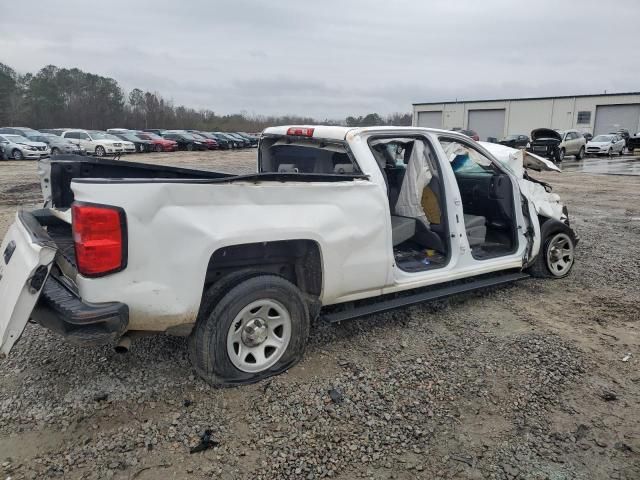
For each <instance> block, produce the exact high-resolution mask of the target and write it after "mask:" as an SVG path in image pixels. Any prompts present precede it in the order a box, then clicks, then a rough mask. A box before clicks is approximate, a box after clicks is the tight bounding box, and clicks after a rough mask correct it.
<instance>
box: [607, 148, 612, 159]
mask: <svg viewBox="0 0 640 480" xmlns="http://www.w3.org/2000/svg"><path fill="white" fill-rule="evenodd" d="M612 155H613V149H612V148H611V147H609V151H608V152H607V156H609V157H611V156H612Z"/></svg>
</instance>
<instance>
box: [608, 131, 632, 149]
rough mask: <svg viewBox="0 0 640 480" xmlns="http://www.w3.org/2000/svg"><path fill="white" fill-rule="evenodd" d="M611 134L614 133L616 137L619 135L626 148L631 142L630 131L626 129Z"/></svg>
mask: <svg viewBox="0 0 640 480" xmlns="http://www.w3.org/2000/svg"><path fill="white" fill-rule="evenodd" d="M609 133H612V134H614V135H618V136H619V137H621V138H622V139H623V140H624V142H625V146H627V142H628V141H629V138H630V137H631V134H630V133H629V130H627V129H626V128H619V129H618V130H616V131H615V132H609Z"/></svg>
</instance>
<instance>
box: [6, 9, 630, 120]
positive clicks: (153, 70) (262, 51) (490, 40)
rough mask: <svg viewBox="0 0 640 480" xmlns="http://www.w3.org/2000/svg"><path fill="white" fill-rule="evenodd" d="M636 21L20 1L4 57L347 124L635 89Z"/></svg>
mask: <svg viewBox="0 0 640 480" xmlns="http://www.w3.org/2000/svg"><path fill="white" fill-rule="evenodd" d="M7 7H9V6H8V5H7ZM639 25H640V0H610V1H608V2H604V1H600V0H535V1H516V0H482V1H480V0H461V1H458V0H445V1H424V0H393V1H391V0H386V1H378V0H368V1H367V0H356V1H351V0H341V1H337V0H318V1H315V2H312V1H300V0H271V1H257V0H256V1H249V0H216V1H212V0H186V1H177V0H172V1H169V2H167V1H159V0H155V1H141V0H128V1H122V0H100V1H93V0H65V1H53V0H46V1H45V0H39V1H38V0H20V1H18V2H11V6H10V8H3V9H2V13H1V14H0V62H3V63H7V64H9V65H10V66H12V67H13V68H15V69H16V70H18V71H19V72H21V73H25V72H28V71H31V72H35V71H37V70H38V69H40V68H42V67H43V66H45V65H47V64H54V65H57V66H59V67H79V68H81V69H83V70H86V71H90V72H94V73H99V74H101V75H106V76H111V77H113V78H115V79H116V80H118V82H119V83H120V85H121V86H122V87H123V88H125V89H126V90H130V89H132V88H134V87H139V88H141V89H143V90H151V91H158V92H159V93H161V94H162V95H163V96H164V97H165V98H169V99H172V100H173V101H174V102H175V103H176V104H184V105H188V106H191V107H195V108H209V109H212V110H214V111H216V112H218V113H232V112H240V111H245V112H247V113H255V114H298V115H309V116H313V117H316V118H319V119H323V118H342V117H344V116H346V115H352V114H354V115H358V114H365V113H368V112H379V113H382V114H386V113H390V112H396V111H401V112H405V111H410V110H411V104H412V103H414V102H420V101H441V100H454V99H456V98H458V99H476V98H501V97H517V96H538V95H570V94H582V93H603V92H604V90H607V91H608V92H621V91H638V90H640V62H639V61H638V60H639V59H640V53H639V50H638V49H639V47H640V43H639V41H638V29H639V28H640V27H639Z"/></svg>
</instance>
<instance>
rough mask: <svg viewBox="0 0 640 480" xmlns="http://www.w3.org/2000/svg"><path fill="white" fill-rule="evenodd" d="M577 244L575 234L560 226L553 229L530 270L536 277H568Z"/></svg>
mask: <svg viewBox="0 0 640 480" xmlns="http://www.w3.org/2000/svg"><path fill="white" fill-rule="evenodd" d="M575 246H576V245H575V240H574V238H573V236H572V235H570V234H569V232H568V231H565V229H562V228H558V229H555V230H553V231H551V233H549V234H548V235H547V237H546V239H545V241H544V243H543V245H542V248H541V249H540V253H539V254H538V258H536V261H535V263H534V264H533V265H532V266H531V268H530V270H529V272H530V273H531V275H533V276H534V277H540V278H564V277H566V276H567V275H569V272H570V271H571V268H572V267H573V263H574V261H575Z"/></svg>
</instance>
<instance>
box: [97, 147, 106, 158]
mask: <svg viewBox="0 0 640 480" xmlns="http://www.w3.org/2000/svg"><path fill="white" fill-rule="evenodd" d="M106 154H107V152H106V150H105V149H104V147H103V146H102V145H98V146H97V147H96V157H104V156H105V155H106Z"/></svg>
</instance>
